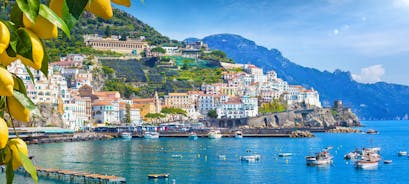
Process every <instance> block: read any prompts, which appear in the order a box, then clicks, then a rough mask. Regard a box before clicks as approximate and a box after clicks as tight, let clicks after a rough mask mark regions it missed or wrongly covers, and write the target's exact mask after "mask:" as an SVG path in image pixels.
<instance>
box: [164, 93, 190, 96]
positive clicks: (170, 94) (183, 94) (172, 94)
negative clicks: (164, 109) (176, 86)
mask: <svg viewBox="0 0 409 184" xmlns="http://www.w3.org/2000/svg"><path fill="white" fill-rule="evenodd" d="M168 95H169V96H187V95H188V94H187V93H169V94H168Z"/></svg>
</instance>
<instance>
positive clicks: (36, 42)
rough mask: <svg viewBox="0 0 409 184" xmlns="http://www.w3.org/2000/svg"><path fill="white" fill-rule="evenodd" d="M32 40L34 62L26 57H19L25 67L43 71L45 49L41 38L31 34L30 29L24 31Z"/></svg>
mask: <svg viewBox="0 0 409 184" xmlns="http://www.w3.org/2000/svg"><path fill="white" fill-rule="evenodd" d="M24 30H25V31H26V32H27V33H28V35H29V37H30V40H31V48H32V49H31V50H32V56H33V60H30V59H28V58H25V57H24V56H21V55H17V57H18V58H19V59H20V60H21V62H23V63H24V64H25V65H27V66H30V67H32V68H34V69H36V70H39V69H41V63H42V62H43V58H44V48H43V45H42V44H41V40H40V38H38V36H37V35H36V34H34V33H33V32H31V31H30V30H28V29H24Z"/></svg>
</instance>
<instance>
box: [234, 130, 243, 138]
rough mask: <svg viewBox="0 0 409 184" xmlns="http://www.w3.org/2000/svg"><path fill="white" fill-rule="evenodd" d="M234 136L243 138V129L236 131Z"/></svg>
mask: <svg viewBox="0 0 409 184" xmlns="http://www.w3.org/2000/svg"><path fill="white" fill-rule="evenodd" d="M234 138H243V132H241V131H236V132H235V133H234Z"/></svg>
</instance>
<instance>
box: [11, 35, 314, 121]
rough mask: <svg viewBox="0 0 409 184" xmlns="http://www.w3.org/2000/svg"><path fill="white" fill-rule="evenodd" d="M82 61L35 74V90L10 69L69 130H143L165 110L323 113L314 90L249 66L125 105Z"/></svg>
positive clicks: (17, 68)
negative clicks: (304, 108) (275, 106)
mask: <svg viewBox="0 0 409 184" xmlns="http://www.w3.org/2000/svg"><path fill="white" fill-rule="evenodd" d="M203 47H204V45H202V43H199V42H195V43H194V44H193V45H189V46H188V48H189V49H193V50H195V49H196V50H197V49H201V48H203ZM84 60H86V58H85V57H84V56H82V55H78V54H71V55H68V56H66V57H63V58H61V59H60V61H58V62H54V63H51V64H50V66H49V75H48V77H46V76H44V75H43V74H42V73H41V72H39V71H35V70H31V72H32V74H33V77H34V81H35V85H34V84H33V83H32V80H31V78H30V75H29V73H27V71H26V69H25V67H24V65H22V64H21V63H20V62H14V63H13V64H12V65H11V66H9V68H8V69H9V70H10V71H12V72H14V73H15V74H17V75H18V76H19V77H20V78H21V79H22V80H23V82H24V83H25V85H26V87H27V95H28V97H29V98H31V100H32V101H33V102H34V103H37V104H39V103H40V104H41V103H46V104H52V105H53V106H54V107H55V108H56V109H61V110H59V113H61V118H62V120H63V122H64V124H65V126H66V127H67V128H71V129H81V128H83V127H84V126H92V125H98V124H103V125H105V124H123V123H131V124H141V123H143V122H144V121H146V120H149V119H147V118H146V115H147V114H149V113H151V114H153V113H160V112H161V109H162V108H163V107H173V108H180V109H183V110H185V111H186V112H187V115H188V116H187V117H188V118H189V119H199V118H204V117H206V116H207V114H208V112H209V111H211V110H212V111H215V112H216V114H217V118H228V119H234V118H246V117H255V116H257V115H259V107H260V106H261V104H263V103H270V102H271V101H273V100H275V99H280V100H281V101H283V100H284V101H285V102H286V103H287V104H288V105H291V104H296V103H303V104H306V105H309V106H316V107H321V103H320V101H319V94H318V92H317V91H315V90H314V89H305V88H304V87H302V86H297V85H289V84H288V83H287V82H286V81H283V80H282V79H280V78H277V74H276V72H274V71H269V72H267V73H266V74H264V72H263V70H262V69H261V68H258V67H256V66H254V65H251V64H245V65H240V64H229V66H224V67H225V68H230V69H233V68H234V69H235V70H228V71H225V72H223V73H222V79H223V82H221V83H214V84H202V85H201V88H200V89H199V90H196V91H187V92H186V93H168V94H167V95H165V96H164V97H159V96H158V94H157V92H155V94H152V98H131V99H124V98H122V97H121V95H120V93H119V92H117V91H95V89H94V88H93V73H92V65H86V66H83V63H84ZM237 68H239V70H237Z"/></svg>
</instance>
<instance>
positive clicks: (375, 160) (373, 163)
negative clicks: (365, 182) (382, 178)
mask: <svg viewBox="0 0 409 184" xmlns="http://www.w3.org/2000/svg"><path fill="white" fill-rule="evenodd" d="M380 150H381V149H380V148H364V149H363V151H362V157H361V159H360V160H358V161H356V162H355V167H356V168H359V169H372V168H376V167H378V165H379V161H380V160H381V156H380V155H379V151H380Z"/></svg>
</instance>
